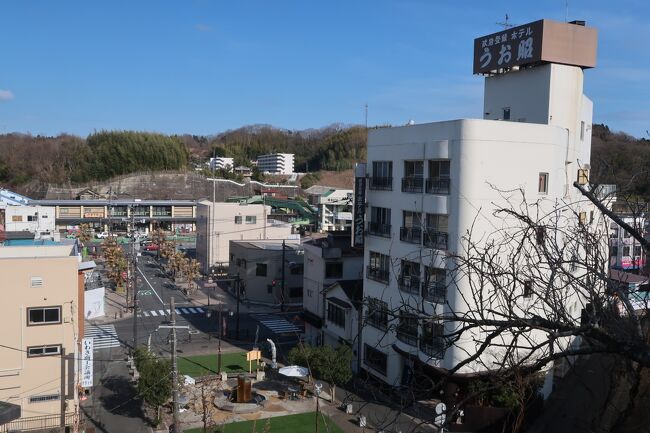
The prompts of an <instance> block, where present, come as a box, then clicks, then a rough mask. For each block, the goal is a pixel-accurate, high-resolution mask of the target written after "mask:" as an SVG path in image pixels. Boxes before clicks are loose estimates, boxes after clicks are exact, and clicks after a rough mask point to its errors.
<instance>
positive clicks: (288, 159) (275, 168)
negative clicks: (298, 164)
mask: <svg viewBox="0 0 650 433" xmlns="http://www.w3.org/2000/svg"><path fill="white" fill-rule="evenodd" d="M293 161H294V158H293V153H271V154H268V155H260V156H258V157H257V168H258V169H259V170H260V171H261V172H262V173H270V174H293Z"/></svg>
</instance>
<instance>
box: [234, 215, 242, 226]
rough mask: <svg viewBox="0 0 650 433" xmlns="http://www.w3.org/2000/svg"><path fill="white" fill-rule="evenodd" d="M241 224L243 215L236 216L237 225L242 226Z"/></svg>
mask: <svg viewBox="0 0 650 433" xmlns="http://www.w3.org/2000/svg"><path fill="white" fill-rule="evenodd" d="M241 222H242V217H241V215H237V216H235V224H241Z"/></svg>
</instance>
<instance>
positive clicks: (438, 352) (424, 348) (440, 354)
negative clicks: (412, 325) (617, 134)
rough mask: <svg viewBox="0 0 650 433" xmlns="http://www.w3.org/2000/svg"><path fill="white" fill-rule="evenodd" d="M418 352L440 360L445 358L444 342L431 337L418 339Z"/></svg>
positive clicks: (438, 338) (441, 339)
mask: <svg viewBox="0 0 650 433" xmlns="http://www.w3.org/2000/svg"><path fill="white" fill-rule="evenodd" d="M420 351H421V352H422V353H425V354H426V355H427V356H430V357H432V358H436V359H442V358H444V356H445V340H444V339H443V338H442V337H431V336H429V337H423V338H420Z"/></svg>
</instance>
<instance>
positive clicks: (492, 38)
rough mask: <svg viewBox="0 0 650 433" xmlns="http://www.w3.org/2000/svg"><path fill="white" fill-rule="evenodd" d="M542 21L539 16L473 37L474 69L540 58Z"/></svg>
mask: <svg viewBox="0 0 650 433" xmlns="http://www.w3.org/2000/svg"><path fill="white" fill-rule="evenodd" d="M543 25H544V20H539V21H535V22H532V23H530V24H524V25H523V26H518V27H512V28H509V29H503V31H500V32H498V33H493V34H491V35H487V36H483V37H480V38H478V39H474V73H475V74H482V73H488V72H490V71H496V70H498V69H505V68H511V67H512V66H518V65H525V64H528V63H535V62H538V61H540V60H541V58H542V34H543Z"/></svg>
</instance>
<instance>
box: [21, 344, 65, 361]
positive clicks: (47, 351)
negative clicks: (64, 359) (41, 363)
mask: <svg viewBox="0 0 650 433" xmlns="http://www.w3.org/2000/svg"><path fill="white" fill-rule="evenodd" d="M60 354H61V345H60V344H52V345H48V346H32V347H28V348H27V357H28V358H34V357H37V356H53V355H60Z"/></svg>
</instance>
